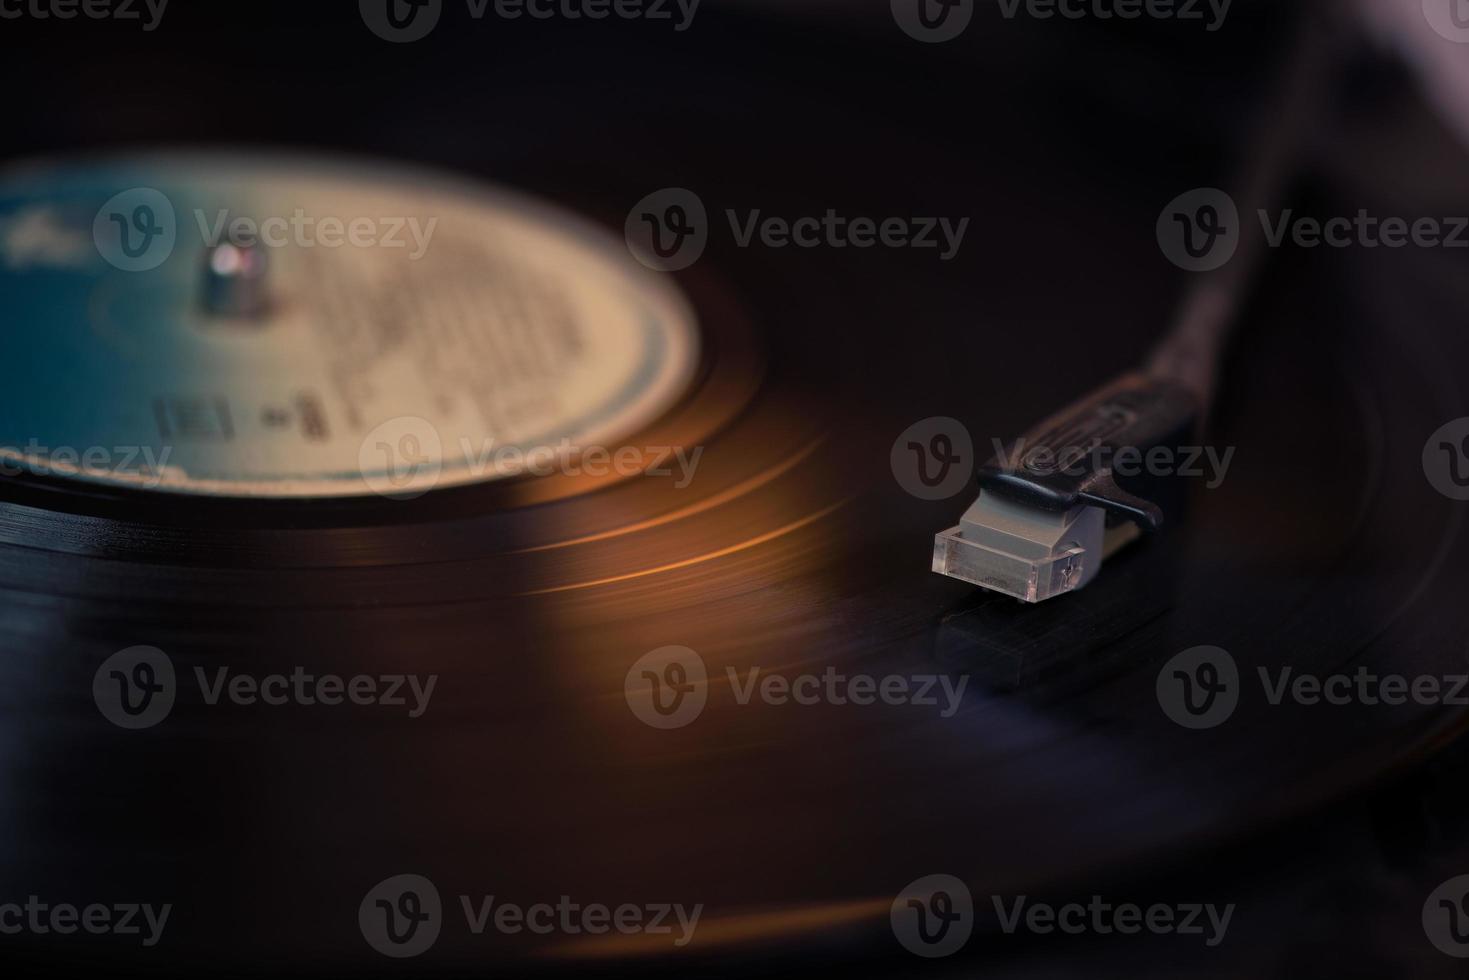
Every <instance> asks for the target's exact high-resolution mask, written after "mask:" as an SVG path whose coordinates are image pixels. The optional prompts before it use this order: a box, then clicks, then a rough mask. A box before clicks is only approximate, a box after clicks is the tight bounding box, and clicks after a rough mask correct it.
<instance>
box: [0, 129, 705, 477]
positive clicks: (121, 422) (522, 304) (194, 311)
mask: <svg viewBox="0 0 1469 980" xmlns="http://www.w3.org/2000/svg"><path fill="white" fill-rule="evenodd" d="M0 297H3V299H4V309H5V311H6V320H7V323H8V326H7V328H6V329H4V330H3V331H0V360H3V363H4V364H5V365H6V366H7V372H6V373H7V381H6V384H5V385H4V386H3V388H0V465H4V466H5V467H6V468H7V470H9V471H10V472H15V471H16V470H17V469H19V468H24V469H26V470H29V471H32V472H40V473H45V474H52V475H60V476H63V477H70V478H79V479H85V480H90V481H99V482H103V483H109V484H114V485H128V486H134V487H145V488H149V489H156V490H163V491H173V492H183V493H194V494H212V495H228V496H266V497H319V496H355V495H362V494H367V493H372V492H377V493H386V494H389V495H391V494H397V493H402V494H405V495H407V494H412V493H421V492H425V491H427V490H428V489H431V488H432V487H436V486H448V485H456V484H464V483H472V482H476V481H481V480H492V479H497V478H501V477H505V476H510V475H514V474H517V473H522V472H526V471H527V470H530V471H533V472H535V471H538V469H537V467H536V466H535V465H534V464H535V463H536V461H537V460H540V461H542V462H546V461H549V460H551V459H552V458H554V457H555V456H564V455H569V454H575V453H578V452H580V451H583V450H585V449H586V448H588V447H593V446H600V447H605V446H608V445H609V443H612V442H614V441H615V440H619V439H623V438H625V437H627V436H628V435H630V434H632V433H634V432H636V431H637V430H638V429H640V428H642V427H644V426H646V425H647V424H649V423H650V422H652V421H653V420H654V419H655V418H656V417H657V416H658V415H659V414H661V413H662V412H663V411H664V410H666V409H667V408H668V407H669V406H670V405H671V404H672V403H673V401H674V400H676V399H677V397H678V396H679V395H680V394H681V393H682V391H683V390H684V389H685V387H686V386H687V384H688V383H689V381H690V379H691V377H692V375H693V371H694V367H695V364H696V361H697V354H698V335H697V329H696V325H695V322H694V317H693V313H692V311H691V309H690V307H689V305H688V304H687V303H686V302H685V301H684V300H683V298H682V297H681V295H680V294H679V293H678V292H677V290H676V288H675V287H674V286H673V285H672V284H671V283H670V282H669V281H668V280H666V279H663V278H660V277H658V276H657V275H656V274H653V273H650V272H648V271H647V270H645V269H643V268H642V267H641V266H639V265H638V264H637V263H636V262H635V261H634V260H633V259H632V257H631V256H630V255H629V254H628V253H627V251H626V249H625V248H623V247H622V244H621V242H620V241H618V240H617V239H615V238H613V237H612V236H610V235H606V234H604V233H603V232H601V231H600V230H598V229H596V228H594V227H592V226H590V225H584V224H582V223H580V222H579V221H577V220H576V219H574V218H571V217H569V216H567V215H565V214H563V213H561V212H559V211H556V210H555V209H552V208H549V207H547V206H544V205H541V204H539V203H536V202H534V201H533V200H530V199H528V198H524V197H520V196H517V195H512V194H509V193H504V192H500V191H490V190H485V189H483V188H479V187H471V186H465V185H459V184H454V183H452V182H446V181H444V180H443V179H440V178H438V177H425V176H423V175H421V174H416V173H412V172H404V171H398V170H380V169H376V168H373V169H367V168H362V167H357V166H352V165H347V166H343V165H338V164H335V163H331V162H326V161H313V160H306V161H303V160H275V159H269V158H260V159H253V158H229V157H216V156H188V157H183V156H176V157H158V158H147V159H135V160H122V161H98V162H87V163H76V164H68V165H64V166H57V165H56V164H55V163H50V164H48V165H47V166H46V167H45V168H44V169H43V168H40V167H36V168H32V169H27V170H19V171H14V172H11V173H8V174H7V175H6V176H5V177H4V178H3V179H0Z"/></svg>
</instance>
